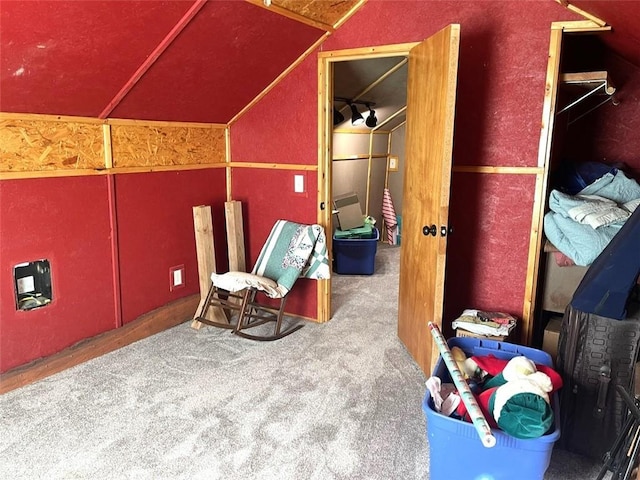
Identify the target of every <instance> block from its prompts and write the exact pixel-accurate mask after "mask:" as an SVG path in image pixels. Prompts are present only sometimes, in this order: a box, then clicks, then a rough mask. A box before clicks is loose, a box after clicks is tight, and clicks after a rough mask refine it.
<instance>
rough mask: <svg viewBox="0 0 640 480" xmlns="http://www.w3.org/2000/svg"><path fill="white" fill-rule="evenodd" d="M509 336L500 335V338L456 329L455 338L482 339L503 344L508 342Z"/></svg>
mask: <svg viewBox="0 0 640 480" xmlns="http://www.w3.org/2000/svg"><path fill="white" fill-rule="evenodd" d="M510 336H511V333H509V335H500V336H495V335H480V334H479V333H473V332H468V331H467V330H462V329H461V328H458V329H456V337H470V338H482V339H485V340H495V341H497V342H505V341H509V337H510Z"/></svg>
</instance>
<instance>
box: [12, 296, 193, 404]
mask: <svg viewBox="0 0 640 480" xmlns="http://www.w3.org/2000/svg"><path fill="white" fill-rule="evenodd" d="M199 302H200V294H197V295H191V296H189V297H185V298H181V299H179V300H175V301H173V302H171V303H168V304H167V305H164V306H162V307H160V308H157V309H155V310H152V311H151V312H149V313H146V314H144V315H142V316H141V317H140V318H138V319H136V320H134V321H133V322H130V323H127V324H125V325H124V326H122V327H120V328H116V329H114V330H109V331H108V332H105V333H102V334H100V335H96V336H95V337H92V338H89V339H87V340H83V341H81V342H79V343H76V344H75V345H72V346H71V347H69V348H66V349H64V350H63V351H61V352H59V353H56V354H54V355H51V356H49V357H46V358H42V359H39V360H35V361H33V362H31V363H28V364H27V365H23V366H20V367H17V368H14V369H12V370H9V371H7V372H5V373H3V374H2V375H0V395H2V394H4V393H7V392H10V391H11V390H15V389H16V388H20V387H23V386H25V385H29V384H31V383H33V382H36V381H38V380H42V379H43V378H46V377H48V376H50V375H53V374H54V373H58V372H61V371H63V370H66V369H67V368H71V367H74V366H76V365H79V364H81V363H83V362H86V361H87V360H91V359H92V358H97V357H99V356H101V355H104V354H105V353H109V352H112V351H114V350H117V349H118V348H122V347H124V346H126V345H129V344H131V343H133V342H136V341H138V340H142V339H143V338H146V337H150V336H151V335H155V334H156V333H160V332H162V331H164V330H167V329H168V328H171V327H175V326H176V325H179V324H181V323H184V322H186V321H187V320H190V319H192V318H193V315H194V313H195V311H196V308H198V303H199Z"/></svg>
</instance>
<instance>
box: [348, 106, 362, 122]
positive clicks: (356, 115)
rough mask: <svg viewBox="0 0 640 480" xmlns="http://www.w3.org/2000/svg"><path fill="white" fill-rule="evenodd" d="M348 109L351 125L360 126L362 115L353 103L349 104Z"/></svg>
mask: <svg viewBox="0 0 640 480" xmlns="http://www.w3.org/2000/svg"><path fill="white" fill-rule="evenodd" d="M349 107H350V108H351V125H353V126H354V127H357V126H358V125H362V124H363V123H364V117H363V116H362V114H361V113H360V112H359V111H358V109H357V108H356V106H355V105H354V104H353V103H350V104H349Z"/></svg>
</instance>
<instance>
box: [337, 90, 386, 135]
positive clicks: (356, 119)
mask: <svg viewBox="0 0 640 480" xmlns="http://www.w3.org/2000/svg"><path fill="white" fill-rule="evenodd" d="M333 100H334V101H335V102H344V103H346V104H347V105H349V108H350V109H351V125H353V126H354V127H355V126H358V125H362V124H363V123H365V120H364V117H363V116H362V114H361V113H360V112H359V111H358V108H357V107H356V104H360V105H366V107H367V109H369V116H368V117H367V121H366V124H367V126H368V127H369V128H373V127H375V126H376V125H377V124H378V119H377V118H376V112H375V111H374V110H372V108H371V107H373V106H374V105H375V103H373V102H362V101H359V100H351V99H349V98H344V97H334V99H333ZM343 121H344V115H342V113H340V110H338V109H336V108H334V109H333V125H334V126H335V125H337V124H339V123H342V122H343Z"/></svg>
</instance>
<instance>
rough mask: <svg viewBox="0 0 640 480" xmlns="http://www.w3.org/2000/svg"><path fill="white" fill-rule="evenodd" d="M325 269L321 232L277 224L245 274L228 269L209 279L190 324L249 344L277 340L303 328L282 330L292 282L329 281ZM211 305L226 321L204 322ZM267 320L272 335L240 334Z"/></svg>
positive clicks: (293, 326) (322, 231) (292, 225)
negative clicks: (302, 279)
mask: <svg viewBox="0 0 640 480" xmlns="http://www.w3.org/2000/svg"><path fill="white" fill-rule="evenodd" d="M329 271H330V270H329V262H328V256H327V245H326V237H325V234H324V230H323V228H322V227H321V226H320V225H302V224H299V223H294V222H289V221H286V220H278V221H277V222H276V223H275V225H274V226H273V228H272V229H271V233H270V234H269V237H268V238H267V241H266V243H265V244H264V246H263V247H262V250H261V252H260V255H259V256H258V260H257V262H256V264H255V266H254V267H253V270H252V271H251V273H245V272H235V271H232V272H227V273H224V274H220V275H219V274H216V273H213V274H212V275H211V286H210V287H209V292H208V293H207V298H206V300H205V302H204V304H203V306H202V309H201V311H200V314H199V315H198V316H197V317H196V318H195V320H198V321H199V322H202V323H204V324H206V325H211V326H215V327H220V328H227V329H231V330H232V331H233V333H235V334H236V335H239V336H241V337H244V338H249V339H252V340H262V341H271V340H278V339H280V338H282V337H285V336H287V335H289V334H291V333H293V332H295V331H297V330H299V329H301V328H302V327H303V325H301V324H297V325H290V326H286V327H284V328H283V316H284V306H285V302H286V300H287V295H288V293H289V292H290V291H291V288H292V287H293V285H294V283H295V282H296V280H297V279H298V278H300V277H305V278H314V279H321V278H329ZM263 297H268V298H270V299H274V300H275V301H274V300H272V301H271V302H270V303H264V301H265V300H267V299H266V298H264V299H263ZM259 300H262V302H261V301H259ZM274 304H276V305H275V306H274ZM212 306H213V307H218V308H222V310H223V311H224V313H225V316H226V319H227V323H222V322H217V321H212V320H208V319H207V318H206V317H207V312H208V310H209V308H211V307H212ZM269 322H273V323H274V324H275V325H274V329H273V333H269V334H260V333H247V332H246V331H245V330H248V329H253V328H254V327H258V326H259V325H264V324H266V323H269ZM253 332H255V330H254V331H253Z"/></svg>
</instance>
